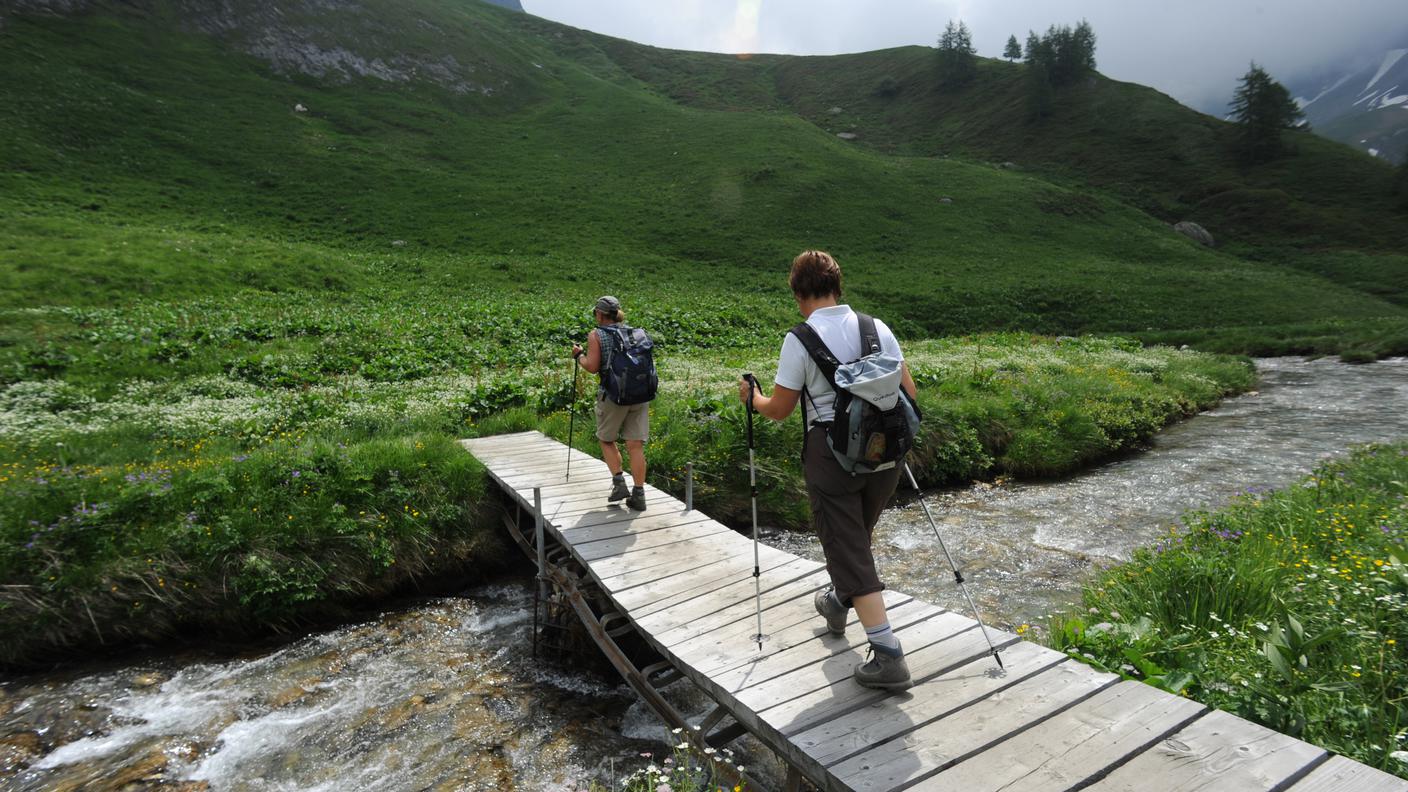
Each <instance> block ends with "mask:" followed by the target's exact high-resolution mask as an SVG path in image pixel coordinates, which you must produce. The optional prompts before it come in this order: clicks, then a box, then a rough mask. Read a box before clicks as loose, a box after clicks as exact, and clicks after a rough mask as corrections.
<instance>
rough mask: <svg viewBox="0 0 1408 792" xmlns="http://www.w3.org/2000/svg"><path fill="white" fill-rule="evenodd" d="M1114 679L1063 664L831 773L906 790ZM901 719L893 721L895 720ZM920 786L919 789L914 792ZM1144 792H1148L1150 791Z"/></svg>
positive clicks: (867, 787) (870, 788)
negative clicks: (906, 787) (911, 785)
mask: <svg viewBox="0 0 1408 792" xmlns="http://www.w3.org/2000/svg"><path fill="white" fill-rule="evenodd" d="M978 675H979V676H982V674H981V673H979V674H978ZM1118 680H1119V677H1117V676H1115V675H1114V674H1103V673H1100V672H1098V671H1096V670H1095V669H1093V668H1090V667H1089V666H1086V665H1082V664H1080V663H1068V662H1064V661H1062V662H1060V663H1059V664H1057V665H1055V666H1052V667H1050V668H1048V669H1046V670H1044V671H1041V672H1040V673H1038V674H1036V675H1034V676H1030V677H1028V678H1026V679H1024V680H1022V681H1020V682H1018V683H1017V684H1015V685H1012V686H1011V687H1008V688H1004V689H1002V690H998V691H997V692H995V693H993V694H991V695H989V696H987V697H986V698H983V699H980V700H978V701H977V702H975V703H973V704H972V705H971V706H968V707H965V708H963V709H960V710H958V711H957V712H954V713H952V714H951V715H949V716H948V717H946V718H944V719H943V720H940V721H935V722H931V723H929V724H927V725H923V726H919V727H918V728H915V729H913V730H910V731H906V732H904V733H903V734H902V735H901V736H899V737H895V738H893V739H890V740H888V741H886V742H883V743H880V744H879V745H875V746H874V747H872V748H869V749H868V750H866V751H865V752H864V753H860V754H857V755H855V756H852V757H851V758H850V759H846V760H845V761H842V762H839V763H837V764H835V765H833V766H832V767H831V768H830V772H831V774H832V775H834V776H835V777H836V778H837V779H839V780H840V781H841V783H842V784H845V785H847V786H848V787H849V788H851V789H854V790H856V792H888V791H889V790H892V789H898V788H900V787H905V786H908V785H910V784H913V783H914V782H915V781H919V780H922V779H925V778H927V777H929V776H931V775H933V774H935V773H937V772H939V771H940V770H942V769H943V768H945V767H948V766H950V765H952V764H954V763H955V762H959V761H962V760H963V758H964V757H966V756H970V755H972V754H975V753H977V752H979V751H981V750H983V749H984V748H986V747H988V746H990V745H992V744H994V743H996V742H998V741H1000V740H1003V739H1006V738H1007V737H1009V736H1010V735H1011V734H1013V733H1014V732H1020V731H1022V730H1023V729H1026V728H1028V727H1030V726H1031V725H1033V724H1035V723H1039V722H1041V721H1042V720H1044V719H1045V718H1047V717H1050V716H1051V715H1053V714H1055V713H1057V712H1060V711H1061V710H1063V709H1066V708H1067V707H1069V706H1071V705H1072V704H1074V703H1076V702H1078V701H1082V700H1084V699H1086V698H1089V697H1090V696H1092V695H1094V694H1095V693H1097V692H1099V691H1100V690H1102V689H1103V688H1106V687H1109V686H1110V685H1113V684H1115V683H1116V682H1117V681H1118ZM926 692H927V691H926ZM925 701H926V702H927V701H928V699H927V698H926V699H925ZM939 706H942V704H940V705H939ZM902 718H903V716H897V717H896V719H897V720H901V719H902ZM889 728H890V729H891V730H894V729H896V728H904V725H903V724H896V723H891V724H889ZM1145 781H1146V782H1147V781H1148V779H1145ZM920 786H923V785H916V786H915V787H914V788H916V789H917V788H920ZM927 788H935V789H939V788H947V787H946V786H944V787H927ZM1143 788H1144V789H1146V790H1147V789H1149V787H1148V786H1145V787H1143Z"/></svg>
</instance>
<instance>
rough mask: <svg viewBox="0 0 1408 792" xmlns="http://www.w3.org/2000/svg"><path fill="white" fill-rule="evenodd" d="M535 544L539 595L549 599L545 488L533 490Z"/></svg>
mask: <svg viewBox="0 0 1408 792" xmlns="http://www.w3.org/2000/svg"><path fill="white" fill-rule="evenodd" d="M533 542H534V544H535V546H536V547H537V548H538V595H539V596H541V597H542V598H543V600H544V601H546V600H547V598H548V589H547V586H548V565H547V542H545V541H543V488H542V487H534V488H533Z"/></svg>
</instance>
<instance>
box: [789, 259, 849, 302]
mask: <svg viewBox="0 0 1408 792" xmlns="http://www.w3.org/2000/svg"><path fill="white" fill-rule="evenodd" d="M787 282H788V284H790V285H791V286H792V293H793V294H795V295H797V296H798V297H805V298H809V299H816V298H818V297H835V298H836V299H838V300H839V299H841V265H840V264H837V263H836V259H834V258H832V257H831V254H830V253H827V252H826V251H824V250H804V251H802V254H801V255H800V256H798V257H797V258H794V259H792V274H791V275H789V276H788V277H787Z"/></svg>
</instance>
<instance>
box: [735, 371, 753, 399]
mask: <svg viewBox="0 0 1408 792" xmlns="http://www.w3.org/2000/svg"><path fill="white" fill-rule="evenodd" d="M752 390H753V381H752V380H749V379H746V378H743V377H739V379H738V400H739V401H741V402H743V403H744V404H747V403H748V394H749V393H750V392H751V391H752Z"/></svg>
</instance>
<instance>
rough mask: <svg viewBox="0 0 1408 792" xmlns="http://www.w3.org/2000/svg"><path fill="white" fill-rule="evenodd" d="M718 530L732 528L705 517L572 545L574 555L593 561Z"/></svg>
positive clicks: (719, 532)
mask: <svg viewBox="0 0 1408 792" xmlns="http://www.w3.org/2000/svg"><path fill="white" fill-rule="evenodd" d="M721 533H728V534H732V533H733V529H731V528H725V527H724V526H722V525H719V524H718V523H716V522H714V521H713V520H709V521H707V522H697V523H689V524H687V525H677V526H674V527H672V528H660V529H658V530H654V531H645V532H643V533H639V534H627V535H625V536H617V537H614V538H611V539H602V540H599V541H596V542H589V543H586V544H574V545H573V547H574V550H575V551H576V556H577V557H578V558H580V559H582V560H583V561H588V562H591V563H593V564H595V562H597V561H600V560H603V559H607V558H619V557H624V556H628V555H632V554H634V553H640V552H643V551H645V550H650V549H653V548H657V547H665V546H668V545H676V544H681V543H684V542H690V541H692V540H695V539H701V538H704V537H706V536H713V535H715V534H721Z"/></svg>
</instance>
